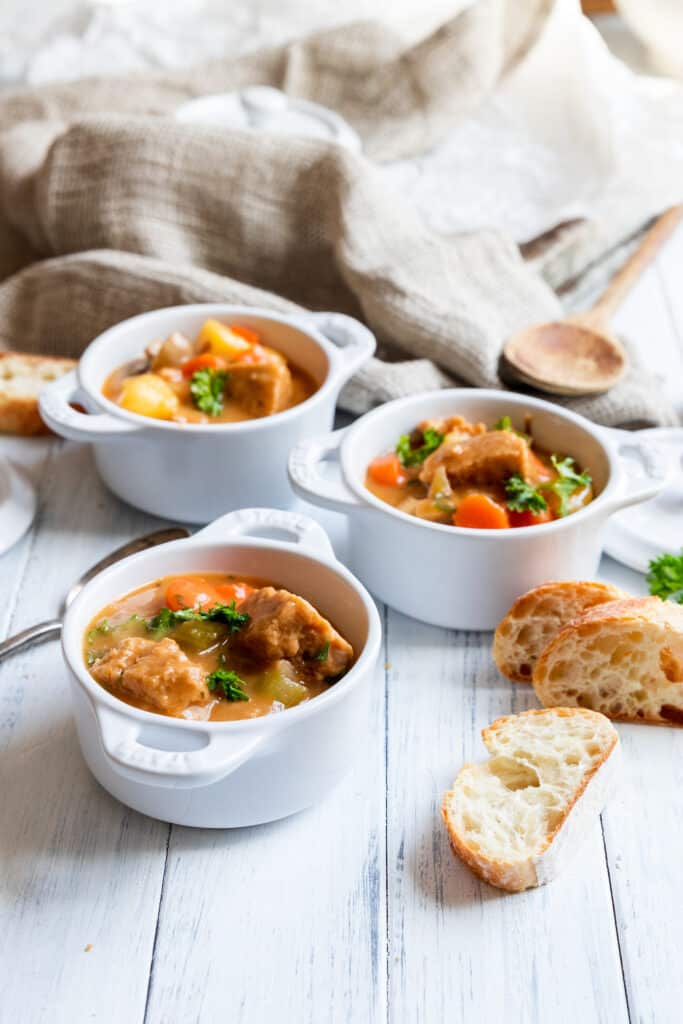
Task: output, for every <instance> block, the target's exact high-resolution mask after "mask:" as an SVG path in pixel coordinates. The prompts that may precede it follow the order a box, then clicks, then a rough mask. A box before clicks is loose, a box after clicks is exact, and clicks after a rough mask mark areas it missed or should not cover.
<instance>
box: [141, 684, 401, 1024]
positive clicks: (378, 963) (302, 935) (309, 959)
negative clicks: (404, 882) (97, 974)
mask: <svg viewBox="0 0 683 1024" xmlns="http://www.w3.org/2000/svg"><path fill="white" fill-rule="evenodd" d="M312 770H314V766H312ZM384 816H385V778H384V677H383V672H382V670H381V666H380V667H379V669H378V672H377V673H376V678H375V682H374V699H373V708H372V717H371V723H370V732H369V735H368V736H359V737H358V762H357V764H356V766H355V768H354V770H353V773H352V775H351V776H349V778H348V779H347V780H346V781H345V782H344V783H342V785H341V786H340V787H339V788H338V789H337V790H336V791H335V792H333V793H332V794H330V796H328V798H327V799H326V800H324V801H323V802H322V803H321V804H320V805H319V806H317V807H314V808H312V809H311V810H308V811H304V812H303V813H301V814H298V815H295V816H293V817H291V818H288V819H286V820H284V821H280V822H275V823H274V824H271V825H262V826H259V827H257V828H249V829H240V830H228V831H213V832H212V831H205V830H192V829H184V828H178V827H175V826H174V828H173V830H172V834H171V843H170V847H169V861H168V869H167V873H166V884H165V886H164V898H163V902H162V909H161V916H160V921H159V934H158V939H157V944H156V951H155V958H154V966H153V972H152V983H151V988H150V1002H149V1011H148V1016H147V1024H164V1022H166V1021H171V1020H173V1021H189V1020H193V1021H202V1022H207V1024H209V1022H212V1021H218V1020H222V1021H229V1022H230V1024H241V1022H245V1024H261V1022H266V1021H282V1022H290V1021H291V1022H292V1024H294V1022H296V1024H321V1022H323V1021H324V1022H325V1024H337V1022H338V1024H342V1022H348V1024H379V1022H381V1021H384V1020H385V1008H386V905H385V888H386V887H385V817H384Z"/></svg>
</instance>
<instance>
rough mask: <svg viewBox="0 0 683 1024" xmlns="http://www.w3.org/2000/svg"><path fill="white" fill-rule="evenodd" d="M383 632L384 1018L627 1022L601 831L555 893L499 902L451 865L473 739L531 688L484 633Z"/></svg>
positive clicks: (408, 627) (404, 624) (398, 620)
mask: <svg viewBox="0 0 683 1024" xmlns="http://www.w3.org/2000/svg"><path fill="white" fill-rule="evenodd" d="M388 630H389V632H388V637H389V650H390V652H391V653H390V658H391V666H392V667H391V670H390V678H389V683H388V695H389V696H388V722H389V749H388V798H387V807H388V840H387V843H388V865H389V866H388V879H389V972H390V984H389V1009H390V1014H389V1019H390V1020H391V1021H395V1022H397V1024H398V1022H400V1024H409V1022H415V1024H418V1022H419V1024H422V1022H425V1021H443V1020H453V1021H457V1022H465V1024H468V1022H470V1021H482V1022H484V1021H502V1020H505V1021H506V1022H507V1024H517V1022H519V1024H547V1022H548V1021H552V1022H553V1024H564V1022H567V1024H574V1022H575V1021H577V1020H581V1021H590V1022H591V1024H593V1022H604V1024H619V1022H623V1021H626V1020H627V1012H626V1005H625V996H624V987H623V979H622V974H621V967H620V963H619V950H618V945H617V941H616V931H615V926H614V918H613V911H612V905H611V899H610V890H609V884H608V877H607V872H606V866H605V855H604V849H603V840H602V834H601V829H600V825H599V823H597V822H596V825H595V828H594V829H593V831H592V833H591V835H590V838H589V839H588V841H587V842H586V844H585V845H584V847H583V848H582V849H581V850H580V851H579V853H578V855H577V858H576V863H575V864H574V865H573V867H572V869H571V870H569V871H568V872H567V873H566V874H564V875H563V876H562V877H561V878H559V879H557V880H556V881H555V882H554V883H553V884H552V885H549V886H546V887H543V888H540V889H537V890H534V891H531V892H529V893H524V894H516V895H506V894H503V893H501V892H499V891H497V890H495V889H493V888H491V887H489V886H487V885H486V884H485V883H483V882H480V881H479V880H478V879H476V878H475V877H474V876H473V875H472V874H471V873H470V872H469V870H468V869H467V868H465V867H464V865H462V864H461V863H460V861H458V860H456V858H455V857H454V856H453V854H452V853H451V851H450V848H449V844H448V840H447V837H446V833H445V829H444V827H443V825H442V822H441V820H440V817H439V807H440V803H441V798H442V794H443V792H444V791H445V790H446V789H447V788H448V787H449V786H450V783H451V782H452V780H453V778H454V776H455V774H456V772H457V771H458V770H459V768H460V767H461V766H462V764H463V763H464V762H466V761H470V760H481V759H483V758H484V757H485V751H484V748H483V746H482V744H481V740H480V736H479V732H480V730H481V728H482V727H483V726H484V725H487V724H488V723H490V722H491V721H493V720H494V719H495V718H496V717H498V716H499V715H502V714H508V713H511V712H516V711H521V710H523V709H524V708H527V707H530V706H535V700H534V697H533V691H532V690H531V688H530V687H528V686H527V685H524V684H520V685H514V684H512V683H509V682H508V681H507V680H504V679H502V677H500V676H499V674H498V673H497V671H496V670H495V668H494V666H493V663H492V660H491V653H490V650H491V636H490V634H463V633H454V632H453V633H448V632H446V631H444V630H439V629H435V628H430V627H427V626H423V625H420V624H419V623H417V622H414V621H412V620H410V619H407V618H405V617H403V616H401V615H399V614H397V613H393V612H392V613H390V614H389V625H388Z"/></svg>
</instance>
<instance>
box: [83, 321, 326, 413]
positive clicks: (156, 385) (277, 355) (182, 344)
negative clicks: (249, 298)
mask: <svg viewBox="0 0 683 1024" xmlns="http://www.w3.org/2000/svg"><path fill="white" fill-rule="evenodd" d="M139 363H140V366H138V367H135V368H133V367H132V366H131V364H126V365H124V366H121V367H119V368H118V369H117V370H115V371H114V372H113V373H112V374H110V376H109V377H108V378H107V380H106V381H105V384H104V387H103V389H102V391H103V394H104V395H105V396H106V397H107V398H109V399H110V400H111V401H112V402H116V404H117V405H120V406H121V407H122V408H123V409H127V410H128V411H129V412H134V413H137V414H138V415H140V416H149V417H151V418H153V419H161V420H171V421H172V422H174V423H234V422H239V421H241V420H249V419H256V418H260V417H262V416H273V415H275V413H278V412H283V411H284V410H285V409H290V408H292V406H295V405H298V404H299V403H300V402H303V401H305V400H306V399H307V398H309V397H310V396H311V395H312V394H313V392H314V391H315V390H316V385H315V382H314V381H313V378H312V377H311V376H310V375H309V374H308V373H306V372H305V371H304V370H302V369H301V368H300V367H298V366H295V365H294V363H292V362H291V361H289V360H287V359H286V358H285V357H284V356H283V355H282V353H281V352H278V351H277V350H276V349H274V348H271V347H270V346H269V345H266V344H265V343H264V341H263V339H262V338H261V336H260V335H259V333H258V332H257V331H255V330H254V329H253V328H252V327H248V326H246V325H244V324H224V323H221V322H220V321H218V320H207V321H206V323H205V324H204V325H203V327H202V329H201V330H200V332H199V334H198V335H197V337H196V338H194V339H190V338H187V337H186V336H185V335H184V334H182V333H181V332H179V331H174V332H173V334H171V335H170V336H169V337H168V338H166V339H164V340H163V341H155V342H152V343H151V344H150V345H148V346H147V350H146V352H145V354H144V357H143V358H142V359H141V360H140V361H139ZM140 367H141V368H140ZM133 369H135V372H133Z"/></svg>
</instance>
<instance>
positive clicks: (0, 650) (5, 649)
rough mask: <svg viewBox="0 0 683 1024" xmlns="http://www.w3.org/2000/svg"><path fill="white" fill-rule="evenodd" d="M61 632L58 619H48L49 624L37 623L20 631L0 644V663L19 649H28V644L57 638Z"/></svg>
mask: <svg viewBox="0 0 683 1024" xmlns="http://www.w3.org/2000/svg"><path fill="white" fill-rule="evenodd" d="M61 631H62V624H61V622H60V621H59V619H50V621H49V622H39V623H37V625H35V626H29V627H28V629H22V631H21V633H15V634H14V636H10V637H8V638H7V639H6V640H3V641H2V643H0V661H1V660H2V659H3V658H6V657H7V655H8V654H13V653H14V652H15V651H18V650H19V649H20V648H21V647H28V646H29V645H30V644H37V643H40V642H41V640H47V639H49V637H52V636H59V634H60V633H61Z"/></svg>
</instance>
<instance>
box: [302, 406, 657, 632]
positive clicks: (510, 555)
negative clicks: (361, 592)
mask: <svg viewBox="0 0 683 1024" xmlns="http://www.w3.org/2000/svg"><path fill="white" fill-rule="evenodd" d="M452 414H460V415H462V416H464V417H465V418H466V419H469V420H474V421H478V420H482V421H483V422H485V423H487V424H489V425H491V424H493V423H494V422H495V421H496V420H498V419H499V418H500V417H502V416H507V415H509V416H510V418H511V420H512V423H513V426H515V427H517V428H518V429H520V430H523V429H524V418H525V415H527V414H530V415H531V416H532V417H533V433H534V438H535V439H536V441H537V442H538V444H539V445H540V447H542V448H545V449H547V450H549V451H555V452H561V453H562V454H564V455H570V456H572V457H573V458H575V459H576V461H577V462H578V464H579V465H580V466H582V467H583V468H585V469H588V470H590V472H591V474H592V477H593V482H594V486H595V488H596V491H597V496H596V498H595V499H594V500H593V501H592V502H591V503H590V504H589V505H587V506H586V507H585V508H583V509H581V510H580V511H579V512H575V513H573V514H572V515H569V516H567V517H566V518H564V519H559V520H556V521H555V522H551V523H545V524H542V525H539V526H531V527H523V528H517V529H510V530H475V529H464V528H462V527H455V526H446V525H443V524H439V523H429V522H426V521H424V520H421V519H417V518H416V517H415V516H410V515H407V514H406V513H405V512H401V511H399V510H398V509H396V508H392V507H391V506H390V505H388V504H386V502H383V501H381V500H380V499H379V498H377V497H375V495H374V494H372V493H371V492H370V491H369V490H368V489H367V488H366V486H365V482H364V481H365V474H366V470H367V466H368V463H369V462H370V461H371V460H372V459H373V458H374V457H375V456H376V455H380V454H381V453H383V452H385V451H389V450H391V449H393V447H394V446H395V444H396V441H397V439H398V437H399V436H400V435H401V434H405V433H408V432H410V431H411V430H412V429H413V427H414V426H415V425H416V424H417V423H419V422H420V421H421V420H424V419H427V418H430V417H438V416H448V415H452ZM335 459H337V460H338V462H339V466H338V467H337V472H336V473H333V472H332V471H331V467H330V462H331V461H334V460H335ZM633 467H637V473H633V472H632V471H631V470H632V469H633ZM669 471H670V465H669V460H668V459H667V458H665V457H664V454H663V453H662V452H660V451H658V450H657V449H656V447H655V446H651V445H649V444H644V443H642V442H641V441H639V440H638V437H637V435H634V434H631V433H629V432H628V431H618V430H609V429H607V428H604V427H598V426H596V425H595V424H593V423H591V422H589V421H588V420H587V419H585V418H584V417H582V416H577V415H575V414H574V413H571V412H569V411H568V410H566V409H563V408H561V407H560V406H557V405H553V404H551V403H549V402H544V401H542V400H540V399H536V398H530V397H527V396H525V395H519V394H515V393H513V392H508V391H492V390H484V389H482V390H473V389H467V388H462V389H458V388H453V389H445V390H442V391H431V392H425V393H423V394H420V395H412V396H410V397H408V398H400V399H397V400H396V401H394V402H389V403H387V404H386V405H383V406H381V407H380V408H378V409H375V410H374V411H373V412H370V413H367V414H366V415H365V416H363V417H361V419H359V420H357V421H356V423H354V424H353V425H352V426H351V427H348V428H346V429H345V430H338V431H335V432H334V433H331V434H326V435H323V436H321V437H317V438H313V439H308V440H305V441H302V442H300V443H299V445H298V446H297V447H296V448H295V449H294V450H293V452H292V454H291V455H290V460H289V475H290V480H291V482H292V486H293V488H294V490H295V492H296V493H297V494H298V495H299V496H300V497H302V498H304V499H305V500H306V501H310V502H312V503H313V504H316V505H320V506H322V507H324V508H329V509H334V510H336V511H341V512H345V513H346V514H347V515H348V517H349V543H350V560H349V564H350V565H351V567H352V569H353V571H354V572H355V573H356V574H357V575H358V576H359V577H360V579H362V580H363V582H364V583H365V585H366V586H367V587H368V588H369V589H370V590H371V591H372V593H373V594H375V596H376V597H378V598H380V599H381V600H383V601H385V602H386V603H387V604H389V605H390V606H391V607H392V608H396V609H397V610H398V611H401V612H404V613H405V614H406V615H411V616H413V617H414V618H416V619H420V620H422V621H423V622H428V623H430V624H432V625H436V626H445V627H447V628H453V629H473V630H484V629H493V628H494V627H495V626H496V625H497V624H498V622H499V621H500V619H501V618H502V617H503V615H504V614H505V613H506V612H507V610H508V608H509V607H510V605H511V604H512V602H513V600H514V599H515V598H516V597H517V596H519V594H522V593H524V592H525V591H526V590H529V589H530V588H531V587H534V586H537V585H538V584H540V583H543V582H545V581H546V580H557V579H590V578H591V577H593V576H594V574H595V572H596V570H597V567H598V562H599V559H600V554H601V551H602V539H603V528H604V526H605V523H606V521H607V518H608V517H609V516H610V515H611V514H612V513H613V512H616V511H617V509H621V508H625V507H626V506H627V505H633V504H636V503H637V502H640V501H646V500H647V499H648V498H651V497H653V496H654V495H655V494H657V493H658V492H659V491H660V490H661V489H662V487H663V486H664V484H665V482H666V479H667V476H668V475H669Z"/></svg>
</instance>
